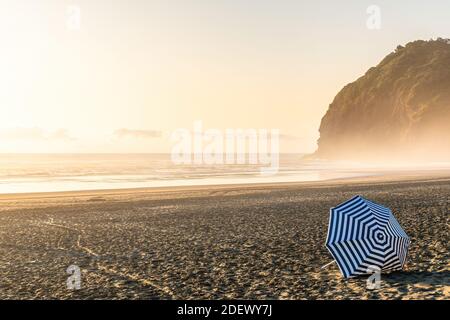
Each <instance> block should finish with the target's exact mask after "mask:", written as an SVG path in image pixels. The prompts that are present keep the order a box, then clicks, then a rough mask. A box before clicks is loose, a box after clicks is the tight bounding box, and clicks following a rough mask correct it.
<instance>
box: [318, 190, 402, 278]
mask: <svg viewBox="0 0 450 320" xmlns="http://www.w3.org/2000/svg"><path fill="white" fill-rule="evenodd" d="M409 244H410V240H409V237H408V236H407V234H406V233H405V231H403V229H402V227H401V226H400V224H399V223H398V221H397V220H396V219H395V217H394V215H393V214H392V212H391V210H390V209H388V208H386V207H383V206H381V205H379V204H376V203H374V202H372V201H369V200H367V199H364V198H363V197H361V196H355V197H353V198H352V199H350V200H348V201H346V202H344V203H342V204H340V205H338V206H337V207H334V208H331V209H330V221H329V226H328V236H327V241H326V247H327V248H328V250H329V251H330V253H331V254H332V255H333V258H334V259H335V262H336V263H337V265H338V266H339V269H340V270H341V273H342V275H343V276H344V277H345V278H349V277H352V276H356V275H362V274H368V273H373V272H374V271H375V270H380V271H381V272H384V271H388V270H398V269H402V268H403V266H404V264H405V261H406V256H407V253H408V246H409Z"/></svg>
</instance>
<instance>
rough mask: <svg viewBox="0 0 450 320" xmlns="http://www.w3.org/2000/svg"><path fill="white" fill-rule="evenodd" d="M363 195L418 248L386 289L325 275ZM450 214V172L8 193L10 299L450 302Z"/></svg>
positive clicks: (5, 279) (3, 281)
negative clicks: (334, 237) (74, 273)
mask: <svg viewBox="0 0 450 320" xmlns="http://www.w3.org/2000/svg"><path fill="white" fill-rule="evenodd" d="M355 194H361V195H363V196H365V197H367V198H369V199H371V200H373V201H376V202H379V203H381V204H383V205H386V206H389V207H390V208H391V209H392V210H393V212H394V214H395V216H396V217H397V219H398V220H399V222H400V224H401V225H402V226H403V227H404V229H405V231H406V232H407V233H408V235H409V236H410V237H411V240H412V244H411V247H410V254H409V258H408V263H407V266H406V268H405V270H404V271H401V272H398V271H397V272H393V273H390V274H382V278H381V280H382V283H381V288H380V289H378V290H373V291H371V290H368V289H366V277H360V278H354V279H350V280H345V279H343V278H342V276H341V275H340V273H339V271H338V268H337V266H336V265H335V264H333V265H331V266H330V267H329V268H327V269H325V270H321V269H320V267H321V266H322V265H324V264H326V263H327V262H329V261H330V260H331V257H330V254H329V253H328V251H327V250H326V248H325V246H324V242H325V239H326V233H327V226H328V215H329V208H330V207H332V206H335V205H336V204H338V203H340V202H342V201H344V200H346V199H348V198H350V197H352V196H353V195H355ZM449 213H450V175H448V174H446V175H444V174H439V175H427V176H424V175H420V176H416V175H412V174H411V175H406V176H402V177H399V176H396V177H392V176H391V177H374V178H369V179H362V178H360V179H350V180H342V181H329V182H322V183H303V184H283V185H253V186H215V187H198V188H185V189H179V188H178V189H177V188H167V189H157V190H122V191H97V192H73V193H59V194H39V195H37V194H28V195H4V196H0V274H1V276H0V299H177V298H180V299H263V298H267V299H449V298H450V260H449V258H450V254H449V252H450V244H449V243H450V233H449V227H450V223H449V222H450V215H449ZM70 265H77V266H79V267H80V269H81V289H80V290H68V289H67V287H66V279H67V277H69V275H68V274H67V273H66V269H67V268H68V267H69V266H70Z"/></svg>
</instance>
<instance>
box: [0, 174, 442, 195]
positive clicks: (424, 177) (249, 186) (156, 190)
mask: <svg viewBox="0 0 450 320" xmlns="http://www.w3.org/2000/svg"><path fill="white" fill-rule="evenodd" d="M439 180H450V169H449V170H411V171H400V172H399V171H397V172H383V173H380V174H378V175H363V176H357V177H348V178H333V179H327V180H317V181H298V182H255V183H251V182H249V183H238V184H233V183H229V184H210V185H186V186H167V187H137V188H116V189H92V190H73V191H72V190H71V191H46V192H24V193H0V201H1V200H16V199H39V198H65V197H84V196H86V197H88V196H100V195H102V196H108V195H110V196H115V195H127V194H160V193H165V194H167V193H171V194H176V193H185V192H202V191H210V190H211V189H213V190H257V189H278V188H288V187H307V188H308V187H324V186H337V185H343V184H359V185H364V184H377V183H384V184H385V183H397V182H411V181H417V182H419V181H439Z"/></svg>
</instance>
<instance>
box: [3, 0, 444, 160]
mask: <svg viewBox="0 0 450 320" xmlns="http://www.w3.org/2000/svg"><path fill="white" fill-rule="evenodd" d="M371 5H376V6H377V8H379V9H380V15H379V17H380V20H379V21H380V25H379V27H380V28H379V29H373V28H369V27H368V25H367V21H368V19H370V18H373V11H370V12H369V13H368V12H367V10H368V8H369V7H370V6H371ZM449 33H450V3H449V2H448V0H434V1H427V2H425V1H421V0H414V1H412V0H409V1H405V0H397V1H388V0H386V1H381V0H371V1H364V0H347V1H339V2H338V1H331V0H330V1H323V0H316V1H300V0H295V1H294V0H292V1H288V0H277V1H267V0H240V1H236V0H214V1H211V0H161V1H156V0H155V1H152V0H127V1H125V0H86V1H85V0H0V39H1V48H0V152H4V153H15V152H20V153H35V152H41V153H53V152H55V153H60V152H68V153H76V152H87V153H93V152H95V153H96V152H107V153H109V152H120V153H126V152H133V153H135V152H145V153H147V152H158V153H164V152H170V150H171V146H172V144H173V142H171V141H170V139H169V137H170V134H171V132H173V131H174V130H177V129H179V128H186V129H191V130H192V128H193V123H194V121H199V120H200V121H202V123H203V126H204V128H205V129H207V128H217V129H219V130H224V129H226V128H232V129H233V128H234V129H237V128H252V129H279V130H280V133H281V142H280V147H281V151H282V152H312V151H314V149H315V148H316V140H317V139H318V137H319V132H318V128H319V125H320V120H321V118H322V116H323V115H324V114H325V112H326V110H327V108H328V106H329V104H330V103H331V102H332V100H333V98H334V96H335V95H336V94H337V93H338V92H339V90H340V89H342V87H343V86H345V85H346V84H348V83H350V82H352V81H354V80H356V79H357V78H358V77H360V76H362V75H363V74H364V73H365V71H366V70H367V69H369V68H370V67H372V66H375V65H376V64H378V63H379V62H380V61H381V60H382V58H383V57H385V56H386V55H387V54H388V53H390V52H392V51H393V50H394V49H395V48H396V46H397V45H399V44H403V45H404V44H406V43H407V42H409V41H413V40H417V39H424V40H428V39H430V38H437V37H443V38H450V34H449Z"/></svg>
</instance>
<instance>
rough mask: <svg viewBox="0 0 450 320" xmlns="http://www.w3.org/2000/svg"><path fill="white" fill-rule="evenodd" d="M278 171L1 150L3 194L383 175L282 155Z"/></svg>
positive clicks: (145, 157) (158, 158)
mask: <svg viewBox="0 0 450 320" xmlns="http://www.w3.org/2000/svg"><path fill="white" fill-rule="evenodd" d="M279 161H280V163H279V170H278V172H277V173H276V174H273V175H262V174H261V171H260V168H261V165H254V164H252V165H251V164H233V165H186V164H183V165H177V164H174V163H173V162H172V160H171V158H170V155H169V154H2V155H0V194H12V193H30V192H56V191H81V190H105V189H126V188H151V187H171V186H201V185H223V184H245V183H278V182H302V181H324V180H330V179H339V178H351V177H357V176H369V175H375V174H379V173H380V172H379V170H376V169H374V168H369V167H367V166H366V167H363V166H361V165H359V164H357V163H354V162H329V161H317V160H315V161H313V160H305V159H303V155H301V154H281V155H280V160H279Z"/></svg>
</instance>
